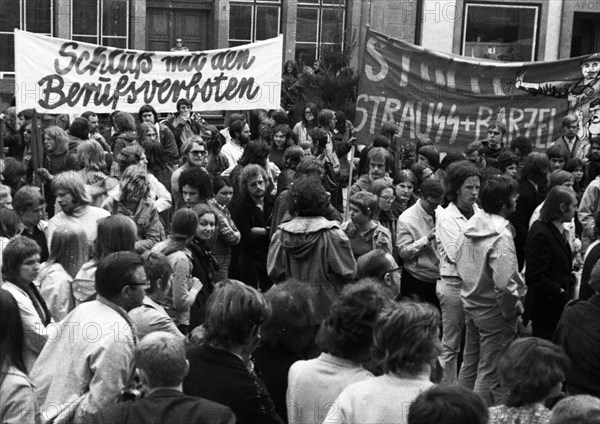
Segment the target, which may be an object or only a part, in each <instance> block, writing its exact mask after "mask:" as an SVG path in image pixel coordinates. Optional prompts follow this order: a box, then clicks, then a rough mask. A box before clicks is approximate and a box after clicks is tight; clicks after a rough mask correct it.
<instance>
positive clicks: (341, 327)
mask: <svg viewBox="0 0 600 424" xmlns="http://www.w3.org/2000/svg"><path fill="white" fill-rule="evenodd" d="M389 307H390V301H389V300H388V299H387V297H386V296H385V294H384V293H383V291H382V290H381V288H380V287H379V286H378V285H377V284H376V283H374V282H372V281H364V280H363V281H359V282H358V283H356V284H351V285H348V286H346V287H344V290H343V291H342V294H341V295H340V297H338V298H337V300H336V301H335V302H334V303H333V305H331V308H330V310H329V314H328V315H327V318H325V319H324V320H323V322H322V323H321V327H320V328H319V331H318V333H317V340H316V341H317V345H318V346H319V347H320V348H321V349H322V350H323V351H325V352H328V353H330V354H331V355H334V356H337V357H340V358H343V359H350V360H353V361H357V362H364V361H365V360H367V359H368V357H369V349H370V348H371V346H372V343H373V328H374V326H375V323H376V322H377V321H378V319H379V317H380V314H381V313H382V311H384V310H386V309H388V308H389Z"/></svg>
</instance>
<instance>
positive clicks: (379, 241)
mask: <svg viewBox="0 0 600 424" xmlns="http://www.w3.org/2000/svg"><path fill="white" fill-rule="evenodd" d="M349 202H350V205H349V211H350V220H349V221H347V222H344V223H343V224H342V226H341V228H342V230H343V231H344V232H345V233H346V236H348V239H349V240H350V247H351V248H352V254H353V255H354V259H358V258H359V257H361V256H362V255H364V254H365V253H367V252H370V251H371V250H373V249H382V250H385V251H386V252H388V253H392V252H393V250H394V245H393V243H392V235H391V233H390V230H388V229H387V228H385V227H384V226H383V225H381V224H380V223H379V221H376V220H375V218H376V217H377V216H378V214H379V207H378V199H377V197H376V196H375V195H374V194H372V193H369V192H367V191H361V192H358V193H356V194H355V195H353V196H352V197H350V201H349Z"/></svg>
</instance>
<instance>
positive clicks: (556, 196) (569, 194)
mask: <svg viewBox="0 0 600 424" xmlns="http://www.w3.org/2000/svg"><path fill="white" fill-rule="evenodd" d="M574 200H575V201H577V196H576V195H575V192H574V191H573V189H572V188H569V187H565V186H555V187H554V188H552V190H550V192H549V193H548V195H547V196H546V200H544V204H543V205H542V209H541V210H540V221H544V222H552V221H556V220H558V219H560V217H561V216H562V214H563V211H562V210H561V205H564V204H567V205H568V204H570V203H571V202H573V201H574Z"/></svg>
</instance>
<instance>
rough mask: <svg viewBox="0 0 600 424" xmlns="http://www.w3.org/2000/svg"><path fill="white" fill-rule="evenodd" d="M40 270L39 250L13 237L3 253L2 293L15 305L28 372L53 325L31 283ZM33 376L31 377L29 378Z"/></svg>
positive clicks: (26, 239) (48, 312) (18, 237)
mask: <svg viewBox="0 0 600 424" xmlns="http://www.w3.org/2000/svg"><path fill="white" fill-rule="evenodd" d="M39 270H40V248H39V247H38V245H37V243H36V242H35V241H33V240H31V239H30V238H27V237H23V236H16V237H14V238H12V239H11V240H10V241H9V242H8V243H7V244H6V246H5V247H4V251H3V252H2V280H3V283H2V289H4V290H6V291H8V292H9V293H10V294H11V295H12V296H13V297H14V298H15V300H16V301H17V304H18V306H19V314H20V315H21V321H22V323H23V329H24V331H25V340H24V342H25V349H24V351H23V359H24V360H25V367H26V368H27V370H31V369H32V367H33V364H34V362H35V361H36V359H37V358H38V355H39V354H40V352H41V351H42V348H43V347H44V345H45V344H46V340H47V338H48V333H47V329H46V327H48V325H50V324H51V323H53V320H52V315H51V314H50V311H49V310H48V307H47V306H46V302H45V301H44V298H43V297H42V295H41V294H40V292H39V290H38V288H37V287H36V285H35V284H34V283H33V281H34V280H36V279H37V277H38V274H39ZM32 375H33V374H32Z"/></svg>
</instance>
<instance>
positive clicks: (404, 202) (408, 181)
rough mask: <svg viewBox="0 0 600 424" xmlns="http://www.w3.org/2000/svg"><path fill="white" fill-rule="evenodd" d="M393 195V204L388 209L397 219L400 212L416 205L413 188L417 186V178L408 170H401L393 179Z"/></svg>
mask: <svg viewBox="0 0 600 424" xmlns="http://www.w3.org/2000/svg"><path fill="white" fill-rule="evenodd" d="M393 185H394V194H395V195H396V196H395V197H396V198H395V199H394V203H392V206H391V208H390V211H391V213H392V214H393V216H394V217H395V219H398V217H399V216H400V215H402V212H404V211H405V210H406V209H408V208H410V207H411V206H412V205H414V204H415V203H417V196H416V192H415V188H416V186H417V177H416V176H415V174H413V173H412V171H411V170H410V169H402V170H400V171H399V172H398V174H397V175H396V176H395V177H394V181H393Z"/></svg>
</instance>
